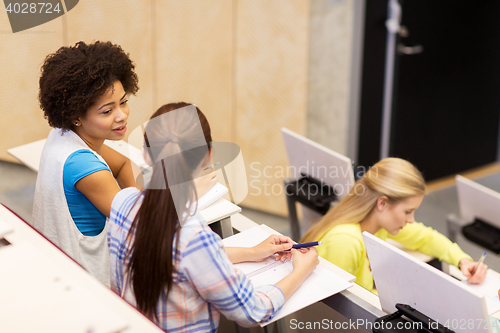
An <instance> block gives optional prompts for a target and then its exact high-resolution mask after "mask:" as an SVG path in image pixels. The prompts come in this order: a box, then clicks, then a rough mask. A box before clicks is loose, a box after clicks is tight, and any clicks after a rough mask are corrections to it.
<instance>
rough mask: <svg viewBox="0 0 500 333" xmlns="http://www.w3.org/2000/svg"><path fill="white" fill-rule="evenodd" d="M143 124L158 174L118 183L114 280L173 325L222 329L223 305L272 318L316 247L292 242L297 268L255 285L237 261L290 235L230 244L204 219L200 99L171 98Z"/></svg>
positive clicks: (248, 317) (314, 260)
mask: <svg viewBox="0 0 500 333" xmlns="http://www.w3.org/2000/svg"><path fill="white" fill-rule="evenodd" d="M145 132H146V133H145V150H147V156H145V159H146V161H148V162H150V163H151V164H152V165H153V174H152V178H151V182H150V183H149V185H148V187H147V189H146V190H145V191H143V192H141V191H139V190H138V189H136V188H128V189H124V190H122V191H120V192H119V193H118V194H117V195H116V197H115V198H114V200H113V203H112V205H111V216H110V222H109V226H108V235H109V240H110V242H109V246H110V259H111V287H112V289H113V290H114V291H115V292H117V293H118V294H119V295H121V296H122V297H124V298H125V299H126V300H127V301H128V302H129V303H131V304H133V305H135V306H137V308H138V309H139V310H140V311H141V312H143V313H144V314H145V315H146V316H148V317H150V318H151V319H153V320H154V321H155V322H156V323H157V324H158V325H159V326H160V327H161V328H162V329H164V330H168V331H170V332H191V331H192V332H216V331H217V327H218V323H219V316H220V312H222V313H223V314H224V315H225V316H226V317H227V318H228V319H230V320H234V321H235V322H237V323H238V324H240V325H242V326H250V325H254V324H256V323H258V322H262V321H266V320H268V319H270V318H271V317H272V316H273V315H274V313H276V311H278V310H279V309H280V308H281V307H282V306H283V303H284V302H285V301H286V300H287V299H288V298H289V297H290V295H291V294H292V293H293V292H294V291H295V290H296V289H297V288H298V287H299V286H300V284H301V283H302V282H303V281H304V280H305V279H306V278H307V277H308V276H309V274H310V273H311V272H312V271H313V270H314V269H315V267H316V265H317V264H318V263H319V260H318V255H317V252H316V250H315V249H314V248H310V249H306V250H304V251H297V250H292V251H291V254H292V255H293V267H294V268H293V271H292V272H291V273H290V274H289V275H288V276H287V277H285V278H284V279H283V280H281V281H280V282H278V283H277V284H276V285H267V286H263V287H259V288H254V287H253V286H252V283H251V282H250V281H249V280H248V278H247V277H246V276H245V275H244V274H243V273H241V272H240V271H239V270H237V269H235V268H234V267H233V265H232V263H237V262H242V261H261V260H264V259H265V258H267V257H269V256H271V255H274V254H275V253H277V252H279V251H284V250H289V249H291V247H292V244H293V242H292V240H291V239H290V238H288V237H284V236H276V235H274V236H271V237H269V238H268V239H267V240H265V241H264V242H262V243H261V244H259V245H257V246H255V247H253V248H226V249H225V248H224V247H223V245H222V242H221V239H220V237H219V236H218V235H217V234H215V233H214V232H213V231H212V230H211V229H210V228H209V227H208V225H207V224H206V222H204V221H203V218H202V217H201V216H200V215H199V214H198V212H197V207H196V198H197V193H196V189H195V187H194V186H193V182H192V179H193V178H196V177H197V176H198V175H199V174H200V172H201V171H202V170H203V169H204V168H205V167H206V166H207V165H209V164H210V154H211V151H210V149H211V148H210V143H211V141H212V138H211V132H210V127H209V124H208V121H207V119H206V118H205V116H204V115H203V113H201V111H200V110H199V109H198V108H197V107H195V106H194V105H189V104H186V103H175V104H168V105H164V106H162V107H161V108H160V109H159V110H158V111H157V112H156V113H155V114H154V115H153V116H152V118H151V120H150V121H149V123H148V125H147V127H146V129H145ZM288 256H290V254H286V255H284V257H288ZM279 257H280V256H278V257H277V258H279ZM281 257H282V258H283V256H281Z"/></svg>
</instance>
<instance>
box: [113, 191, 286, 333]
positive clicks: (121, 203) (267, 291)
mask: <svg viewBox="0 0 500 333" xmlns="http://www.w3.org/2000/svg"><path fill="white" fill-rule="evenodd" d="M142 198H143V195H142V194H141V193H140V191H139V190H137V189H136V188H127V189H124V190H122V191H120V192H119V193H118V194H117V195H116V196H115V198H114V200H113V203H112V206H111V214H110V218H109V221H108V244H109V249H110V264H111V288H112V289H113V291H115V292H116V293H117V294H119V295H121V296H122V297H124V298H125V300H127V301H128V302H129V303H130V304H132V305H134V306H136V302H135V297H134V294H133V292H132V290H131V288H130V283H129V281H126V286H125V290H123V288H124V280H125V279H127V277H125V276H124V272H125V267H126V266H127V265H128V259H127V258H125V254H126V253H127V251H128V248H129V247H130V243H129V242H126V237H127V234H128V232H129V228H130V225H131V223H132V221H133V219H134V217H135V215H136V214H137V211H138V209H139V207H140V203H141V202H142ZM136 201H137V204H134V203H135V202H136ZM129 212H130V213H129ZM177 237H179V233H178V234H177V235H176V238H177ZM175 242H176V239H174V244H175ZM173 264H174V274H173V284H172V289H171V290H170V293H169V295H168V298H167V297H165V292H163V293H162V295H161V297H160V300H159V301H158V306H157V308H156V309H157V313H158V322H157V324H158V326H160V327H161V328H162V329H163V330H165V331H167V330H168V332H171V333H177V332H216V331H217V327H218V326H219V319H220V313H219V311H220V312H222V313H223V314H224V316H226V318H228V319H229V320H233V321H235V322H237V323H238V324H239V325H241V326H253V325H255V324H256V323H259V322H264V321H267V320H269V319H271V318H272V317H273V315H274V314H275V313H276V312H277V311H278V310H280V309H281V308H282V306H283V304H284V302H285V298H284V295H283V292H282V291H281V289H279V288H278V287H276V286H274V285H267V286H261V287H258V288H254V287H253V285H252V283H251V282H250V281H249V280H248V278H247V277H246V276H245V275H244V274H243V273H242V272H241V271H239V270H238V269H236V268H234V267H233V265H232V263H231V262H230V261H229V258H228V257H227V254H226V251H225V250H224V247H223V245H222V242H221V239H220V237H219V236H218V235H217V234H216V233H214V232H213V231H212V230H211V229H210V228H209V227H208V225H207V224H206V223H205V222H204V221H203V219H202V218H201V216H200V215H199V214H196V215H195V216H193V217H191V218H190V219H189V220H188V221H187V222H186V223H185V225H184V226H183V227H182V228H181V231H180V240H179V255H178V256H176V257H175V258H174V263H173ZM127 280H128V279H127Z"/></svg>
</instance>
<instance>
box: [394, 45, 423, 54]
mask: <svg viewBox="0 0 500 333" xmlns="http://www.w3.org/2000/svg"><path fill="white" fill-rule="evenodd" d="M396 51H397V52H398V54H400V55H402V54H406V55H412V54H419V53H422V52H424V47H423V46H422V45H415V46H406V45H403V44H401V43H399V44H398V46H397V47H396Z"/></svg>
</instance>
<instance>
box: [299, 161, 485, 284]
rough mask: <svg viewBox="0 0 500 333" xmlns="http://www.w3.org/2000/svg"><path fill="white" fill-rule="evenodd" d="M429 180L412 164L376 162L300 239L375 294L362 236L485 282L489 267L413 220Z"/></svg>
mask: <svg viewBox="0 0 500 333" xmlns="http://www.w3.org/2000/svg"><path fill="white" fill-rule="evenodd" d="M425 191H426V190H425V181H424V178H423V177H422V175H421V173H420V172H419V171H418V170H417V168H415V166H413V165H412V164H411V163H409V162H407V161H405V160H402V159H399V158H386V159H383V160H381V161H380V162H378V163H376V164H375V165H374V166H373V167H372V168H371V169H370V170H369V171H368V172H367V173H366V174H365V175H364V176H363V177H362V178H361V179H359V180H358V181H357V182H356V184H355V186H354V187H353V188H352V189H351V191H350V192H349V194H348V195H347V196H346V197H345V198H344V199H343V200H342V201H340V202H339V203H338V204H337V205H336V206H334V207H332V208H331V209H330V210H329V211H328V213H327V214H326V215H325V216H324V217H323V218H322V219H321V220H320V221H319V222H318V223H317V224H316V225H314V226H313V227H312V228H311V229H309V231H308V232H307V233H306V234H305V235H304V236H303V237H302V240H301V242H309V241H316V240H321V241H322V242H323V244H322V245H321V246H319V247H318V253H319V255H320V256H322V257H323V258H325V259H327V260H329V261H331V262H332V263H334V264H335V265H337V266H339V267H341V268H343V269H344V270H346V271H348V272H349V273H351V274H353V275H355V276H356V283H357V284H359V285H361V286H362V287H364V288H366V289H368V290H370V291H372V292H373V293H376V289H375V286H374V283H373V277H372V275H371V271H370V263H369V262H368V258H367V255H366V249H365V245H364V241H363V237H362V232H363V231H367V232H369V233H371V234H373V235H375V236H377V237H379V238H381V239H383V240H385V239H386V238H391V239H394V240H396V241H398V242H399V243H401V244H403V245H404V246H405V247H407V248H409V249H412V250H419V251H421V252H423V253H426V254H428V255H431V256H433V257H437V258H438V259H439V260H442V261H445V262H447V263H449V264H451V265H454V266H457V267H458V268H460V270H461V271H462V273H463V274H464V275H465V276H466V277H468V278H469V281H470V282H471V283H481V282H482V281H484V279H485V277H486V270H487V266H486V265H484V264H481V265H480V266H479V267H478V270H477V271H476V272H475V273H474V275H473V276H471V272H473V271H474V269H475V267H476V265H477V263H475V262H472V259H471V257H470V256H468V255H467V254H465V253H464V252H463V251H462V250H461V249H460V248H459V247H458V245H457V244H455V243H452V242H451V241H450V240H448V238H446V237H445V236H443V235H442V234H440V233H439V232H437V231H436V230H433V229H432V228H430V227H426V226H424V225H423V224H422V223H419V222H415V218H414V213H415V210H416V209H417V208H418V207H419V206H420V204H421V203H422V199H423V197H424V194H425Z"/></svg>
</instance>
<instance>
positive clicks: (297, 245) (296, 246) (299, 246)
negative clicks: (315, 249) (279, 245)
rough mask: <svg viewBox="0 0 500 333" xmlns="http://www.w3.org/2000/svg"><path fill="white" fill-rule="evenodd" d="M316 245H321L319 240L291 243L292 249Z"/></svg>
mask: <svg viewBox="0 0 500 333" xmlns="http://www.w3.org/2000/svg"><path fill="white" fill-rule="evenodd" d="M318 245H321V242H309V243H300V244H293V246H292V249H302V248H305V247H311V246H318ZM290 250H291V249H290ZM290 250H287V251H290Z"/></svg>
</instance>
